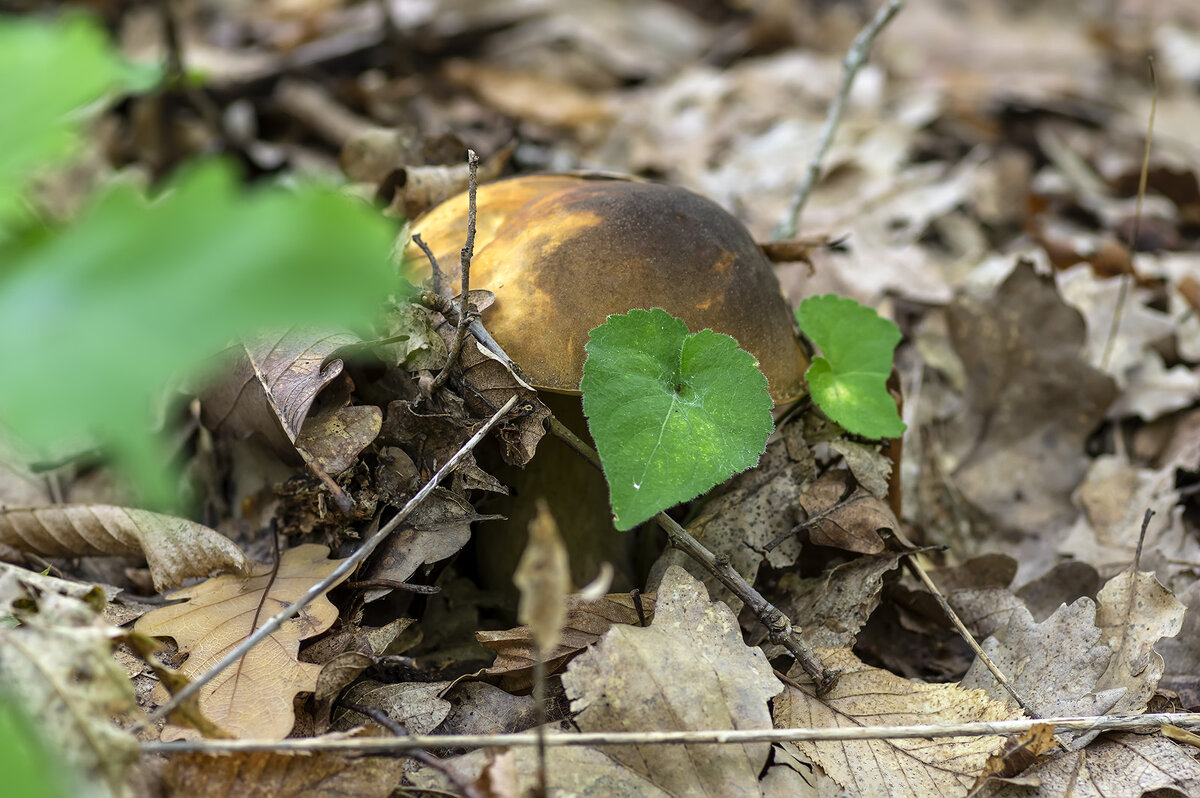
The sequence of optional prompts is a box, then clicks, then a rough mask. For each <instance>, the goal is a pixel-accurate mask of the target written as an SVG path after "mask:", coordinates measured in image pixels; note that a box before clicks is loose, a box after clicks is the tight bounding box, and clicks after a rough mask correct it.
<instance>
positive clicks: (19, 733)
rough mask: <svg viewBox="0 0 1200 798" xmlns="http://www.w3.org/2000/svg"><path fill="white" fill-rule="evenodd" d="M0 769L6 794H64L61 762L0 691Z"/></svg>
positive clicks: (38, 797) (63, 797)
mask: <svg viewBox="0 0 1200 798" xmlns="http://www.w3.org/2000/svg"><path fill="white" fill-rule="evenodd" d="M0 773H3V774H4V790H5V794H6V795H20V796H22V798H68V796H70V795H72V794H73V791H72V790H71V789H70V788H69V782H68V781H67V779H66V778H65V776H66V772H64V764H63V763H62V762H61V761H60V760H59V758H58V757H56V756H55V755H54V754H53V753H52V752H51V751H50V748H49V746H47V745H46V743H45V741H43V740H42V739H41V737H40V736H39V735H38V733H37V730H36V729H35V728H34V725H33V723H31V722H30V719H29V717H27V716H26V714H25V713H24V712H23V711H22V710H21V707H20V706H18V704H17V703H16V702H15V701H13V700H11V699H10V698H9V697H8V695H6V694H5V693H4V692H3V691H0Z"/></svg>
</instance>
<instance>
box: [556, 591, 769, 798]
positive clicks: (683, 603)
mask: <svg viewBox="0 0 1200 798" xmlns="http://www.w3.org/2000/svg"><path fill="white" fill-rule="evenodd" d="M563 686H564V687H565V688H566V691H567V696H568V697H569V698H570V699H571V709H572V711H573V712H574V713H575V722H576V724H577V725H578V726H579V728H580V729H582V730H584V731H644V730H648V729H766V728H770V727H771V717H770V711H769V710H768V708H767V702H768V701H769V700H770V698H771V697H772V696H774V695H775V694H777V693H778V692H779V689H780V684H779V682H778V680H776V679H775V677H774V675H772V672H771V666H770V665H769V664H768V663H767V660H766V657H765V656H764V655H763V653H762V651H760V650H759V649H756V648H749V647H747V646H746V644H745V643H743V642H742V636H741V632H740V630H739V628H738V624H737V620H736V618H734V616H733V613H732V612H730V611H729V608H728V607H726V606H725V605H724V604H721V603H718V602H710V601H709V600H708V596H707V593H706V592H705V590H704V587H703V585H701V584H700V583H699V582H697V581H696V580H695V579H693V578H692V577H691V576H690V575H688V574H687V572H685V571H684V570H683V569H681V568H670V569H668V570H667V572H666V574H665V575H664V577H663V580H662V583H661V585H660V587H659V592H658V603H657V607H656V613H655V618H654V623H653V624H651V625H650V626H649V627H647V628H636V627H632V626H624V625H619V626H614V627H613V628H611V629H610V630H609V631H608V633H607V634H605V636H604V638H603V639H602V640H601V641H600V642H599V643H598V644H596V645H595V646H593V647H592V649H591V650H590V651H588V652H587V653H585V654H583V655H582V656H580V657H577V658H576V659H575V660H574V661H572V663H571V664H570V665H569V666H568V668H567V672H566V674H564V675H563ZM601 750H602V751H603V753H604V754H606V755H607V756H608V757H609V758H610V760H611V761H612V763H613V768H614V769H618V770H620V769H625V770H630V771H633V772H634V773H636V774H638V775H639V776H641V777H643V778H645V779H648V780H649V781H651V782H652V783H653V784H655V785H657V786H658V787H660V788H661V789H663V790H665V791H666V792H667V793H669V794H673V795H722V796H739V795H753V796H758V795H759V787H758V775H759V773H760V772H761V771H762V769H763V766H764V764H765V763H766V758H767V754H768V753H769V752H770V745H769V744H766V743H749V744H745V745H672V746H664V745H622V746H612V747H605V748H602V749H601Z"/></svg>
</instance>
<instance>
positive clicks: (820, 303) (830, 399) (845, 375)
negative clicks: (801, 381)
mask: <svg viewBox="0 0 1200 798" xmlns="http://www.w3.org/2000/svg"><path fill="white" fill-rule="evenodd" d="M796 321H797V322H798V323H799V324H800V329H801V330H803V331H804V334H805V335H807V336H808V337H809V338H810V339H811V340H812V342H813V343H814V344H816V345H817V346H818V347H820V349H821V353H822V354H823V355H824V357H817V358H813V362H812V365H811V366H809V368H808V372H807V373H806V374H805V375H804V376H805V378H806V379H807V380H808V388H809V391H810V392H811V394H812V398H813V400H814V401H815V402H816V403H817V404H818V405H819V406H820V408H821V409H822V410H823V411H825V415H827V416H829V417H830V418H831V419H833V420H834V421H836V422H837V423H838V424H840V425H841V426H842V428H843V429H845V430H846V431H847V432H853V433H854V434H856V435H863V436H865V437H868V438H895V437H898V436H900V435H901V434H903V433H904V429H905V426H904V422H903V421H901V420H900V414H899V413H897V412H896V403H895V401H894V400H893V399H892V397H891V395H890V394H889V393H888V391H887V380H888V376H889V375H890V374H891V373H892V353H893V352H895V351H896V344H898V343H900V329H899V328H898V327H897V326H896V325H895V324H894V323H893V322H891V321H889V320H888V319H885V318H882V317H880V315H879V314H878V313H876V312H875V311H874V310H872V309H871V308H868V307H863V306H862V305H860V304H858V303H857V302H855V301H854V300H853V299H848V298H846V297H840V296H835V295H833V294H826V295H825V296H814V297H809V298H808V299H806V300H804V301H803V302H801V303H800V308H799V310H797V311H796Z"/></svg>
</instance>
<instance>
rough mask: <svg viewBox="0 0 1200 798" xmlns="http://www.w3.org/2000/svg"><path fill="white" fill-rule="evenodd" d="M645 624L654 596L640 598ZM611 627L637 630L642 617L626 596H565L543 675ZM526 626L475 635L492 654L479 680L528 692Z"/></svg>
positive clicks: (530, 644) (530, 651)
mask: <svg viewBox="0 0 1200 798" xmlns="http://www.w3.org/2000/svg"><path fill="white" fill-rule="evenodd" d="M640 599H641V604H642V613H643V614H644V616H645V620H646V622H649V620H650V618H652V617H653V616H654V596H653V595H642V596H641V597H640ZM614 624H626V625H629V626H640V625H641V624H642V616H640V615H639V614H638V608H637V604H636V603H635V602H634V600H633V596H632V595H630V594H628V593H613V594H610V595H608V596H604V597H603V598H600V599H595V600H588V599H583V598H580V597H579V596H578V595H574V596H567V619H566V622H565V624H564V625H563V631H562V637H561V639H560V640H559V642H558V645H557V646H555V647H554V648H553V649H552V650H550V651H548V652H546V654H545V661H546V673H548V674H551V673H555V672H556V671H558V669H559V668H561V667H562V666H563V665H564V664H566V662H567V661H568V660H570V659H571V658H572V657H574V656H575V655H576V654H578V653H579V652H580V651H583V650H584V649H585V648H587V647H588V646H590V645H591V644H592V643H595V642H596V641H597V640H599V639H600V638H601V637H602V636H603V635H604V633H605V632H607V631H608V630H609V629H610V628H611V627H612V626H613V625H614ZM531 638H532V635H531V633H530V631H529V627H528V626H518V627H517V628H515V629H506V630H504V631H500V632H488V631H484V632H476V633H475V639H476V640H478V641H479V642H480V643H481V644H483V645H484V646H486V647H487V648H490V649H491V650H493V651H495V652H496V659H495V661H494V662H493V663H492V665H491V667H490V668H487V669H485V670H483V671H481V672H480V674H479V675H480V676H483V677H490V678H488V681H494V680H495V679H496V678H498V679H499V686H500V687H503V688H504V689H505V690H508V691H509V692H515V693H522V692H528V691H529V690H530V689H532V687H533V665H534V653H533V641H532V639H531Z"/></svg>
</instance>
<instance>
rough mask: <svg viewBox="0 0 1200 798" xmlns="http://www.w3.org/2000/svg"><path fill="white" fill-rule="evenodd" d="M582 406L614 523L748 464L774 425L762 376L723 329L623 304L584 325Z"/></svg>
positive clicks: (633, 521) (689, 494)
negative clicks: (697, 328)
mask: <svg viewBox="0 0 1200 798" xmlns="http://www.w3.org/2000/svg"><path fill="white" fill-rule="evenodd" d="M587 353H588V357H587V362H585V363H584V365H583V383H582V385H581V388H582V390H583V412H584V414H585V415H587V417H588V428H589V429H590V430H591V433H592V437H593V438H594V439H595V441H596V450H597V451H598V452H599V453H600V461H601V463H603V465H604V474H605V476H606V477H607V479H608V486H609V496H610V499H611V501H612V507H613V514H614V516H615V518H616V520H615V523H616V527H617V529H631V528H632V527H634V526H636V525H638V524H640V523H641V522H642V521H645V520H646V519H647V518H650V517H652V516H653V515H654V514H655V513H657V512H658V511H660V510H664V509H666V508H667V507H670V506H672V505H674V504H678V503H679V502H682V501H686V500H688V499H691V498H693V497H695V496H698V495H699V494H701V493H703V492H704V491H706V490H708V489H709V488H711V487H712V486H714V485H716V484H717V483H719V482H723V481H724V480H725V479H727V478H729V477H730V476H732V475H733V474H736V473H738V472H739V471H744V470H745V469H747V468H750V467H751V466H753V465H755V464H756V463H757V462H758V457H759V455H761V454H762V453H763V451H764V450H765V449H766V443H767V436H768V435H770V434H771V430H772V429H773V428H774V423H773V421H772V419H771V397H770V396H769V395H768V394H767V380H766V377H764V376H763V375H762V372H760V371H759V370H758V369H757V368H756V367H755V361H754V356H753V355H751V354H749V353H748V352H744V351H742V350H741V349H738V346H737V341H735V340H734V339H733V338H730V337H729V336H728V335H721V334H719V333H714V332H713V331H712V330H704V331H702V332H698V333H695V334H689V333H688V328H687V325H686V324H684V323H683V322H682V321H681V320H679V319H676V318H674V317H673V316H671V315H670V314H668V313H667V312H666V311H664V310H662V309H660V308H655V309H653V310H649V311H646V310H631V311H630V312H629V313H627V314H625V315H623V316H609V317H608V321H606V322H605V323H604V324H602V325H601V326H599V327H597V328H596V329H594V330H592V332H591V338H590V340H589V341H588V344H587Z"/></svg>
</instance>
